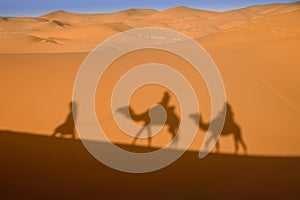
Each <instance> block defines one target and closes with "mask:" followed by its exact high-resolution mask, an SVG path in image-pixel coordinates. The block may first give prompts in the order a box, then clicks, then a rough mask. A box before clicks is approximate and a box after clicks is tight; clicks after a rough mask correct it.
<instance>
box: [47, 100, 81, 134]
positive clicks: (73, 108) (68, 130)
mask: <svg viewBox="0 0 300 200" xmlns="http://www.w3.org/2000/svg"><path fill="white" fill-rule="evenodd" d="M69 108H70V112H69V114H68V116H67V118H66V120H65V122H64V123H62V124H61V125H59V126H58V127H56V128H55V130H54V132H53V133H52V137H55V136H57V135H59V136H60V137H63V136H65V135H70V136H71V138H72V139H75V120H76V115H77V108H78V106H77V104H76V102H70V103H69Z"/></svg>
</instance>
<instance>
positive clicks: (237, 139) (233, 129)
mask: <svg viewBox="0 0 300 200" xmlns="http://www.w3.org/2000/svg"><path fill="white" fill-rule="evenodd" d="M225 113H226V114H225ZM224 114H225V121H224V125H223V129H222V131H221V133H220V134H219V132H218V131H216V130H215V129H214V128H212V129H211V135H210V136H209V138H208V139H207V140H206V141H205V143H204V149H208V146H209V143H211V142H212V141H216V151H217V153H219V152H220V144H219V140H218V137H219V135H220V136H228V135H233V138H234V145H235V153H236V154H237V153H238V150H239V145H241V146H242V148H243V150H244V153H245V154H247V146H246V144H245V142H244V140H243V138H242V134H241V127H240V126H239V125H238V124H237V122H236V121H235V120H234V117H233V111H232V108H231V106H230V104H229V103H225V105H224V107H223V109H222V110H221V112H220V114H219V115H218V116H217V117H216V118H214V119H213V120H212V121H211V122H208V123H205V122H203V119H202V116H201V115H200V114H198V113H196V114H190V118H192V119H193V120H194V121H195V123H197V124H198V126H199V128H200V129H201V130H203V131H208V129H209V127H210V126H212V127H213V126H214V125H217V126H218V124H219V123H220V121H221V120H222V117H223V115H224Z"/></svg>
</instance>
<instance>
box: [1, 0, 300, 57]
mask: <svg viewBox="0 0 300 200" xmlns="http://www.w3.org/2000/svg"><path fill="white" fill-rule="evenodd" d="M299 9H300V4H299V3H290V4H270V5H256V6H251V7H247V8H243V9H239V10H231V11H226V12H215V11H206V10H199V9H193V8H188V7H184V6H181V7H175V8H170V9H167V10H164V11H161V12H158V11H156V10H151V9H129V10H124V11H120V12H115V13H107V14H78V13H70V12H65V11H62V10H59V11H55V12H52V13H49V14H46V15H43V16H40V17H36V18H9V19H7V18H5V19H1V21H0V35H1V36H2V35H10V37H12V38H13V37H18V36H19V35H30V34H41V35H43V37H44V38H52V37H58V36H55V34H56V32H59V33H58V34H59V35H60V36H59V37H60V38H63V39H66V40H75V39H76V41H70V43H66V44H65V45H63V46H58V47H57V48H56V49H52V48H49V49H48V47H47V46H36V47H35V48H33V47H32V46H31V45H29V46H28V48H27V50H26V52H33V51H34V52H37V51H41V52H68V51H72V52H74V51H75V52H76V51H77V52H80V51H88V50H90V49H92V46H96V45H97V44H98V43H99V42H101V41H102V40H104V39H106V38H108V37H109V36H111V35H113V34H115V33H116V32H122V31H124V30H127V29H128V28H140V27H162V28H171V29H174V30H177V31H180V32H182V33H185V34H187V35H189V36H191V37H193V38H197V37H203V36H208V35H210V34H215V33H219V32H223V31H227V30H229V29H232V28H236V27H239V26H241V25H244V24H247V23H249V22H252V21H256V20H258V19H262V18H266V17H268V16H273V15H282V14H285V13H290V12H293V11H297V10H299ZM118 24H119V25H118ZM97 26H98V27H99V29H101V31H100V30H99V31H98V30H95V29H97V28H95V27H97ZM100 26H104V28H103V29H102V28H101V27H100ZM108 26H112V27H111V29H114V30H115V31H111V30H110V28H108ZM125 26H127V27H126V28H125ZM60 29H61V30H60ZM78 29H82V30H81V31H84V33H83V34H82V32H81V31H77V30H78ZM36 32H38V33H36ZM54 32H55V33H54ZM87 32H89V33H88V34H85V33H87ZM76 35H78V37H76ZM79 37H82V40H81V41H78V38H79ZM1 38H2V39H1ZM6 38H7V36H5V37H4V38H3V37H0V39H1V40H0V44H1V45H0V52H3V53H9V52H11V53H16V52H19V53H22V52H23V51H24V50H23V49H22V51H19V50H18V48H16V49H13V48H12V47H7V45H10V46H17V45H15V44H14V42H13V40H11V41H10V42H9V44H6V41H4V40H5V39H6ZM25 38H26V37H25ZM94 38H99V39H94ZM25 40H26V39H25ZM24 42H25V44H26V41H24ZM20 43H22V41H20V40H18V44H20ZM72 43H74V44H76V45H74V46H72ZM77 43H81V45H79V44H77Z"/></svg>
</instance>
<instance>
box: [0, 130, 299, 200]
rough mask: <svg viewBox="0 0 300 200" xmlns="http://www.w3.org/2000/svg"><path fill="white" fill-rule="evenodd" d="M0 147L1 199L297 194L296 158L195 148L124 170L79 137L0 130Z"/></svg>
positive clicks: (291, 196)
mask: <svg viewBox="0 0 300 200" xmlns="http://www.w3.org/2000/svg"><path fill="white" fill-rule="evenodd" d="M99 145H103V146H105V145H106V144H105V143H101V144H99ZM121 147H123V148H126V149H127V150H131V151H140V150H141V149H144V148H141V147H132V146H126V145H121ZM0 150H1V151H0V156H1V165H0V170H1V173H2V174H1V184H0V185H1V193H0V198H1V199H20V198H21V199H162V200H163V199H170V200H174V199H175V200H176V199H178V200H181V199H191V200H193V199H195V200H196V199H228V200H229V199H299V196H300V193H299V184H298V183H299V178H300V177H299V162H300V160H299V158H282V157H281V158H280V157H255V156H247V157H246V156H233V155H216V154H211V155H209V156H208V157H206V158H205V159H202V160H199V159H197V153H196V152H185V154H184V155H183V156H182V157H181V158H180V159H179V160H177V161H176V162H175V163H174V164H172V165H170V166H168V167H166V168H164V169H162V170H159V171H156V172H152V173H145V174H128V173H123V172H119V171H116V170H113V169H111V168H109V167H107V166H104V165H102V164H101V163H99V162H98V161H97V160H96V159H94V158H93V157H92V156H91V155H90V154H89V153H88V152H87V150H86V149H85V148H84V146H83V145H82V143H81V142H80V141H75V140H70V139H62V138H50V137H47V136H37V135H30V134H28V133H16V132H9V131H1V132H0ZM151 150H154V149H151ZM7 152H9V154H8V153H7ZM12 158H13V159H12Z"/></svg>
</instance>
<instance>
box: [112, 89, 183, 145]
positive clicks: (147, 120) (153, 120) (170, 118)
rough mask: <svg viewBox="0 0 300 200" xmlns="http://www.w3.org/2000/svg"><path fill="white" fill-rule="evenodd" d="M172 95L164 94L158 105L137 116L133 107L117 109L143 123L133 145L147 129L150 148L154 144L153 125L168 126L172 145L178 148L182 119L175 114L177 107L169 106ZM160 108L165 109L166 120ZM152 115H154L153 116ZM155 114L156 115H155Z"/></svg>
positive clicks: (127, 116)
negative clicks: (162, 116) (178, 133)
mask: <svg viewBox="0 0 300 200" xmlns="http://www.w3.org/2000/svg"><path fill="white" fill-rule="evenodd" d="M169 100H170V94H169V93H168V92H165V93H164V96H163V98H162V100H161V101H160V102H159V103H158V105H156V106H154V107H152V108H150V109H148V110H146V111H144V112H142V113H139V114H137V113H136V112H135V111H134V110H133V109H132V107H131V106H125V107H122V108H119V109H117V112H118V113H120V114H122V115H124V116H125V117H126V118H129V119H130V118H131V119H132V120H133V121H135V122H142V128H141V129H140V130H139V131H138V132H137V133H136V135H135V137H134V139H133V141H132V145H135V143H136V141H137V139H138V138H139V136H140V134H141V133H142V132H143V131H144V130H145V129H147V131H148V146H149V147H150V146H151V142H152V137H151V136H152V132H151V126H152V125H166V126H168V131H169V133H170V134H171V136H172V143H171V144H172V145H174V146H176V144H177V140H178V136H177V137H176V135H177V132H178V128H179V124H180V118H179V117H178V116H177V115H176V113H175V112H174V110H175V107H174V106H169V105H168V104H169ZM160 107H163V109H164V111H165V116H166V118H165V120H164V119H162V118H161V115H162V113H161V112H160V111H159V110H160ZM151 113H152V114H151ZM153 113H154V114H153Z"/></svg>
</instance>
